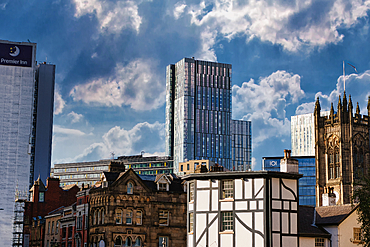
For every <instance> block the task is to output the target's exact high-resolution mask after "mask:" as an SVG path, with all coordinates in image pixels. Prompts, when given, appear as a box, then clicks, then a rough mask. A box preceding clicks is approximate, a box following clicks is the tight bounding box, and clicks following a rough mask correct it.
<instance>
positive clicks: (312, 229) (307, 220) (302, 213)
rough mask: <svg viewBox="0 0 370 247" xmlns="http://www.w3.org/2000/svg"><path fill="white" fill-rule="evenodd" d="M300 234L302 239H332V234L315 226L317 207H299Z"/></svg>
mask: <svg viewBox="0 0 370 247" xmlns="http://www.w3.org/2000/svg"><path fill="white" fill-rule="evenodd" d="M298 211H299V220H298V232H299V235H300V236H302V237H323V238H330V236H331V235H330V233H329V232H327V231H326V230H325V229H324V228H322V227H321V226H317V225H315V224H314V222H315V221H314V215H315V207H312V206H302V205H300V206H299V209H298Z"/></svg>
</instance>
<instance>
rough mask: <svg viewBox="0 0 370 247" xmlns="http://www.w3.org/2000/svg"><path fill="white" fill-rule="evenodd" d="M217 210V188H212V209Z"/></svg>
mask: <svg viewBox="0 0 370 247" xmlns="http://www.w3.org/2000/svg"><path fill="white" fill-rule="evenodd" d="M217 210H218V190H212V211H217Z"/></svg>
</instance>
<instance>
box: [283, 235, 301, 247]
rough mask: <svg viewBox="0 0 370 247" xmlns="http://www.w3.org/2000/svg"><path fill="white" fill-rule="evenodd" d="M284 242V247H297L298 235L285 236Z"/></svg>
mask: <svg viewBox="0 0 370 247" xmlns="http://www.w3.org/2000/svg"><path fill="white" fill-rule="evenodd" d="M282 244H283V246H284V247H296V246H297V245H298V239H297V237H291V236H283V237H282Z"/></svg>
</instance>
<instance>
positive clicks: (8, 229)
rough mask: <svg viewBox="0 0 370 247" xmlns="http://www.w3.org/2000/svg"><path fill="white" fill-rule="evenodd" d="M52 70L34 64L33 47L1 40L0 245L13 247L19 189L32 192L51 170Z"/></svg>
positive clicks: (34, 50) (32, 44) (45, 66)
mask: <svg viewBox="0 0 370 247" xmlns="http://www.w3.org/2000/svg"><path fill="white" fill-rule="evenodd" d="M50 66H51V67H53V68H54V69H55V67H54V66H53V65H50ZM50 66H49V65H40V66H36V44H35V43H19V42H9V41H0V157H1V158H0V169H1V172H2V179H1V180H0V187H1V188H2V189H1V190H0V197H1V200H0V208H2V209H4V210H2V211H0V214H1V217H0V236H1V238H0V246H11V242H12V240H11V239H12V230H13V229H12V225H13V215H14V214H13V211H14V199H15V192H16V189H17V190H18V191H22V192H28V190H29V187H30V185H32V183H33V179H34V177H35V176H39V175H40V176H44V174H46V173H48V172H49V171H50V151H51V127H52V126H51V125H52V116H53V103H54V99H53V92H54V74H53V75H51V74H50V77H49V75H45V73H46V74H48V73H49V72H50V71H49V68H51V67H50ZM47 71H49V72H47ZM51 73H54V70H53V69H52V72H51ZM46 78H48V79H47V80H46ZM49 79H50V80H49ZM51 84H52V85H51ZM46 85H48V86H46ZM45 87H49V88H48V89H45ZM44 89H45V90H44ZM51 91H52V95H50V93H51ZM44 94H49V95H44ZM38 102H39V103H38ZM38 105H39V107H37V106H38ZM50 107H51V108H50ZM43 111H45V112H46V113H45V112H44V113H45V114H44V113H43ZM41 116H43V117H42V118H41ZM46 126H47V127H46ZM43 142H44V144H43ZM42 156H45V157H47V156H48V157H49V158H46V159H44V158H42ZM48 159H49V161H46V160H48ZM35 172H37V174H36V173H35ZM43 179H45V178H43ZM30 182H31V183H30Z"/></svg>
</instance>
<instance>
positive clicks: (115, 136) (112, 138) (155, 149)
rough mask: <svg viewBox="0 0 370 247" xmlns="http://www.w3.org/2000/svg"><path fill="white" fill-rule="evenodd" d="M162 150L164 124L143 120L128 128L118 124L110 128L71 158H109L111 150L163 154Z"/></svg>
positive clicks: (115, 152)
mask: <svg viewBox="0 0 370 247" xmlns="http://www.w3.org/2000/svg"><path fill="white" fill-rule="evenodd" d="M162 150H164V124H161V123H158V122H155V123H153V124H150V123H148V122H144V123H139V124H137V125H135V126H134V127H133V128H132V129H130V130H125V129H123V128H121V127H119V126H115V127H113V128H111V129H110V130H109V131H108V132H107V133H105V134H104V135H103V136H102V139H101V141H100V142H96V143H93V144H91V145H90V146H89V147H87V148H86V149H85V150H84V151H83V152H82V154H80V155H78V156H76V157H75V158H74V159H73V160H76V161H82V160H91V159H89V157H95V159H103V158H110V156H111V153H112V152H114V154H115V156H122V155H131V154H138V153H140V152H141V151H145V153H147V154H150V153H153V154H163V153H161V152H160V151H162Z"/></svg>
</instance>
